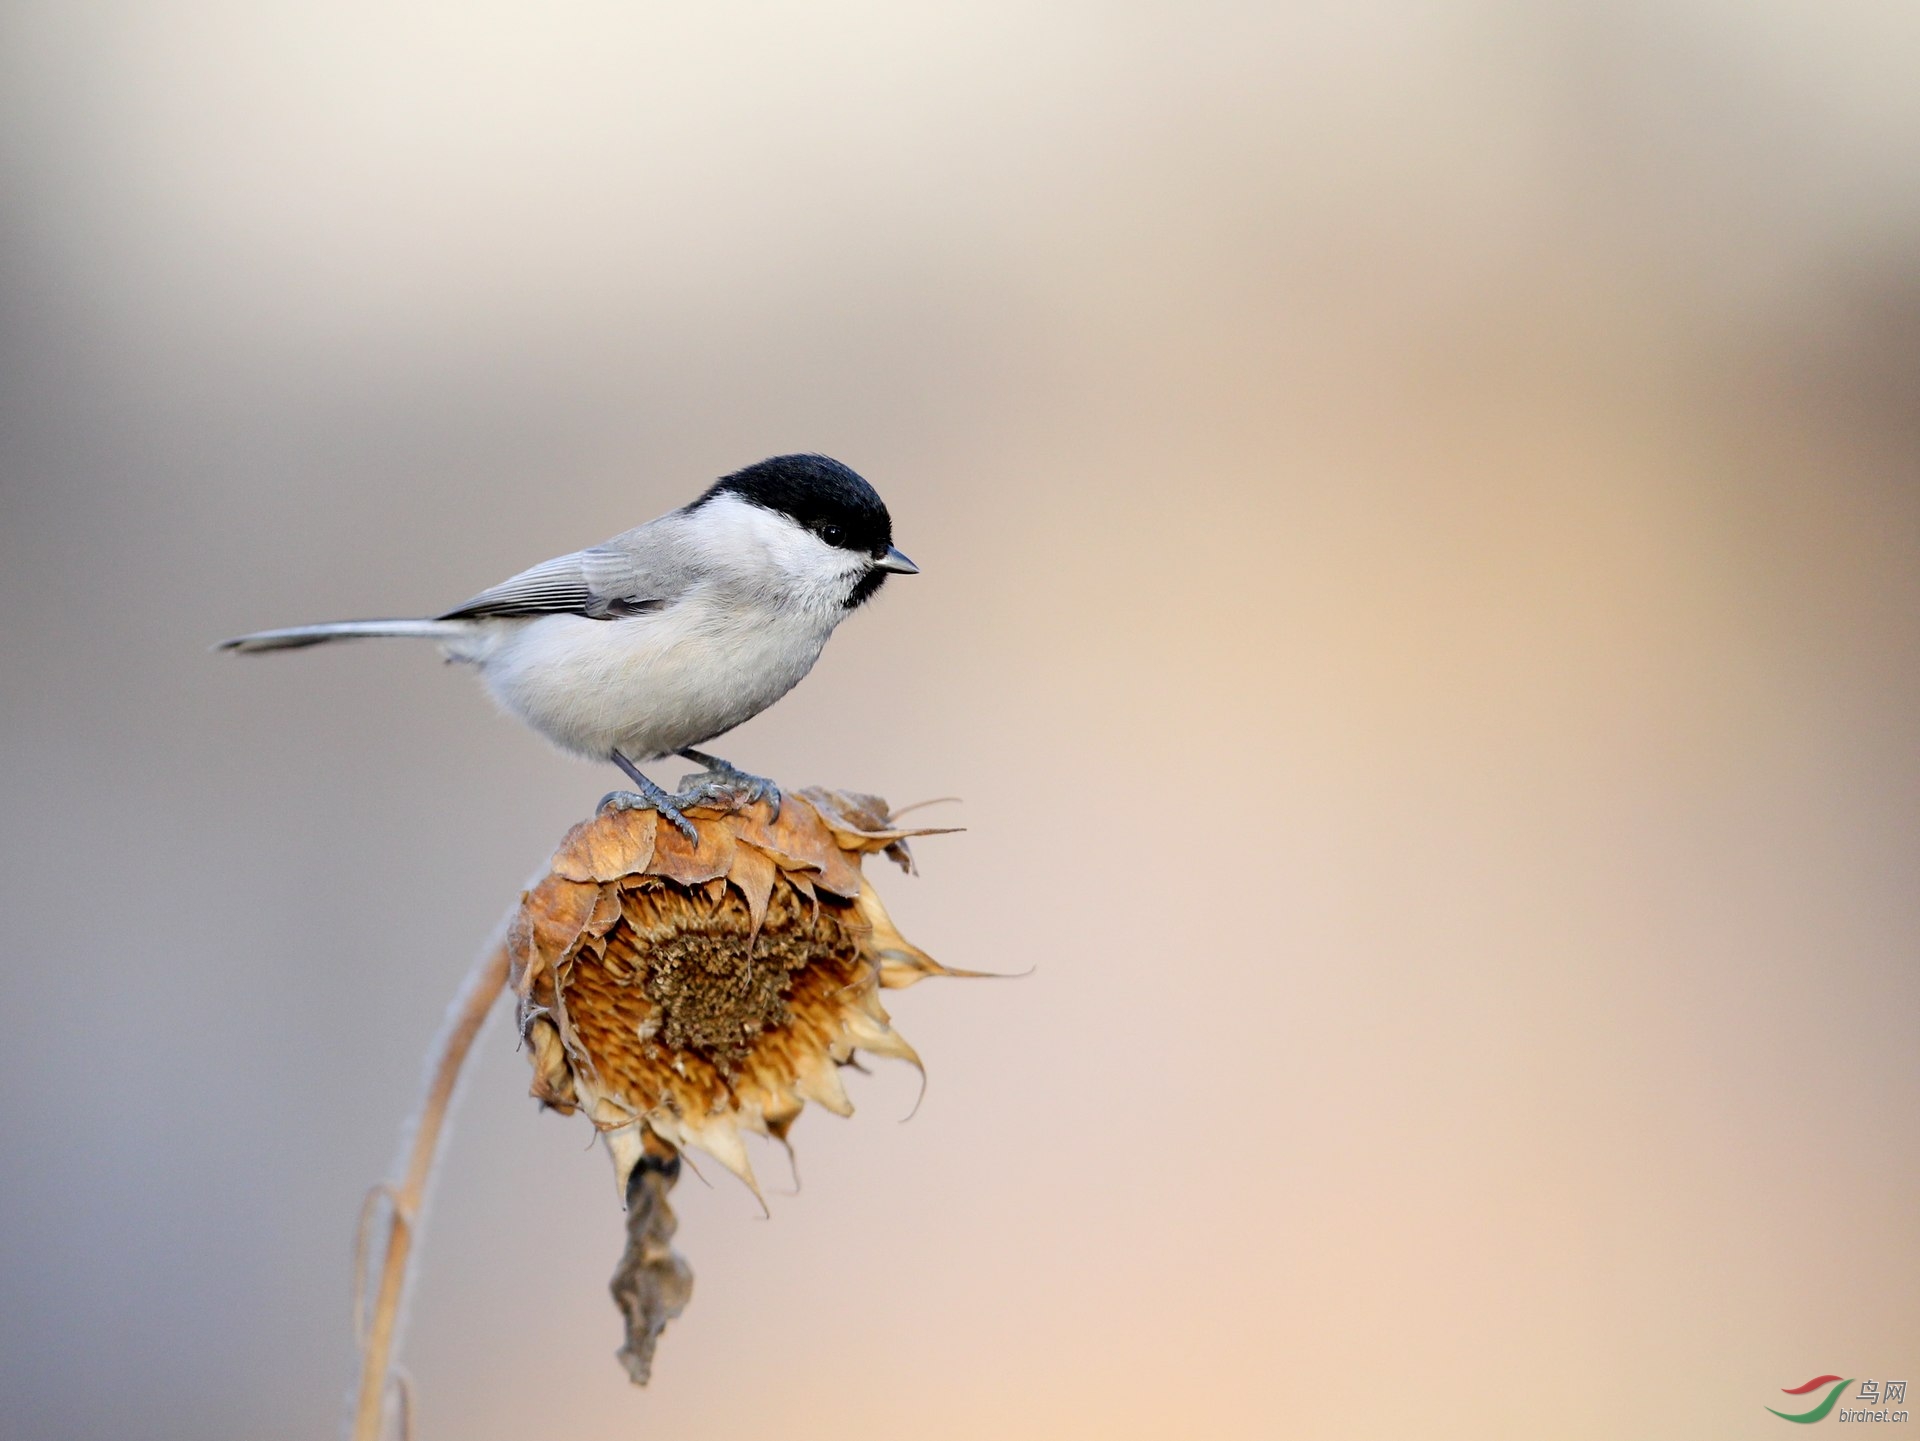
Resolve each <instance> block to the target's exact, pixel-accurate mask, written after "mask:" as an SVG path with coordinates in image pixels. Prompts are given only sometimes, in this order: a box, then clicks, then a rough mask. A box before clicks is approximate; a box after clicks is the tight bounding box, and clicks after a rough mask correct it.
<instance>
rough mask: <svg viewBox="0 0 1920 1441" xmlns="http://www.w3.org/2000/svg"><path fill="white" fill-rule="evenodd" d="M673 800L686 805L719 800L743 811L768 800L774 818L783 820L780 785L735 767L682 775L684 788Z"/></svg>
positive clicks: (704, 803)
mask: <svg viewBox="0 0 1920 1441" xmlns="http://www.w3.org/2000/svg"><path fill="white" fill-rule="evenodd" d="M673 799H674V801H675V803H676V804H679V805H682V806H695V805H712V804H714V803H715V802H718V803H720V804H722V805H724V806H726V807H727V808H728V809H729V810H742V809H744V808H745V807H747V806H750V805H752V804H753V803H754V802H756V801H765V802H766V803H767V804H768V805H769V806H770V807H772V810H773V819H775V820H779V819H780V800H781V796H780V787H779V786H777V785H775V784H774V783H773V782H772V781H770V780H768V779H767V778H766V777H765V776H756V775H749V774H748V773H747V772H745V771H743V770H735V769H734V768H733V767H732V766H725V767H715V768H714V769H712V770H705V771H695V772H694V773H693V774H692V775H684V776H681V777H680V791H679V793H678V794H677V795H675V796H674V798H673Z"/></svg>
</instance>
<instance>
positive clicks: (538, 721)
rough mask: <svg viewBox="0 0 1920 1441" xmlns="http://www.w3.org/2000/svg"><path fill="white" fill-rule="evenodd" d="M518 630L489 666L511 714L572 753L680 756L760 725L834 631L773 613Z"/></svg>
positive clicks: (559, 620) (543, 624)
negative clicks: (754, 720) (752, 723)
mask: <svg viewBox="0 0 1920 1441" xmlns="http://www.w3.org/2000/svg"><path fill="white" fill-rule="evenodd" d="M679 609H680V608H679V607H675V608H674V609H670V610H668V611H664V612H661V613H659V614H656V615H644V616H635V617H633V618H631V619H628V620H614V621H598V620H587V619H584V618H583V617H580V616H543V617H540V618H539V619H536V620H529V621H520V622H513V623H511V624H512V625H513V627H514V628H513V630H512V631H511V632H507V633H503V634H502V635H501V636H500V639H499V641H498V642H497V643H496V644H495V645H493V646H492V647H491V648H490V650H489V653H488V654H487V655H486V656H485V657H484V658H483V659H482V660H481V661H480V665H481V670H482V673H483V675H484V677H485V680H486V683H487V688H488V690H490V691H491V692H492V693H493V696H494V699H495V700H496V701H498V702H499V704H500V705H501V706H502V708H504V709H505V710H507V711H508V712H509V713H511V714H513V715H515V716H517V717H519V718H520V719H521V720H523V721H525V722H526V723H527V724H528V725H530V726H532V727H533V728H534V729H535V730H537V731H539V732H540V733H541V734H542V735H544V736H546V737H547V739H549V740H551V741H552V742H554V744H556V745H558V746H559V747H560V748H561V749H563V750H568V751H572V752H574V753H575V754H577V755H582V756H587V757H590V758H593V759H596V760H604V759H606V757H607V756H608V754H609V753H610V752H612V751H614V750H619V751H621V752H623V753H624V754H626V755H627V756H628V757H630V758H631V759H635V760H639V759H643V758H647V757H652V756H661V755H668V754H671V753H672V752H673V751H676V750H678V749H680V748H681V747H683V746H693V745H698V744H700V742H702V741H704V740H707V739H709V738H711V737H713V736H717V735H719V734H721V733H722V732H723V731H728V730H731V729H732V728H733V727H735V726H737V725H739V724H741V722H743V721H745V720H747V719H749V718H750V717H752V716H755V715H758V714H759V713H760V712H761V711H763V710H765V709H766V708H767V707H768V706H770V705H772V704H773V703H774V702H775V701H777V700H779V699H780V697H781V696H783V695H785V694H786V693H787V692H788V691H790V690H792V689H793V688H794V686H796V685H798V684H799V682H800V680H801V678H802V677H804V676H805V675H806V673H807V672H808V671H809V670H811V669H812V667H813V663H814V661H815V660H816V659H818V657H819V655H820V649H821V647H822V646H823V645H825V644H826V639H827V636H828V634H830V633H831V630H832V627H831V626H830V625H825V626H823V625H820V624H818V623H809V621H808V618H807V617H797V618H794V617H780V616H774V615H767V614H729V613H725V612H722V613H717V614H709V615H705V616H700V615H694V616H687V615H684V614H677V612H678V611H679Z"/></svg>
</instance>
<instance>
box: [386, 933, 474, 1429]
mask: <svg viewBox="0 0 1920 1441" xmlns="http://www.w3.org/2000/svg"><path fill="white" fill-rule="evenodd" d="M508 919H509V920H510V919H511V913H510V914H509V917H508ZM506 928H507V921H502V922H501V924H500V927H499V929H498V930H497V931H495V933H494V935H493V937H492V938H491V939H490V940H489V941H488V942H487V944H486V947H485V949H483V950H482V951H481V952H480V956H479V959H478V960H476V961H475V962H474V964H473V969H472V970H471V971H469V972H468V973H467V978H466V980H465V981H464V982H462V983H461V986H460V992H459V994H458V995H457V996H455V997H454V1001H453V1008H452V1010H451V1011H449V1012H448V1014H447V1022H446V1028H445V1030H443V1031H442V1032H441V1035H440V1041H439V1048H438V1053H437V1054H436V1055H435V1057H434V1059H433V1068H432V1070H431V1071H430V1072H429V1073H428V1076H427V1090H426V1094H425V1095H424V1096H422V1097H421V1098H420V1110H419V1112H418V1113H417V1114H416V1116H415V1117H414V1121H413V1127H412V1137H413V1139H412V1143H411V1145H410V1148H409V1151H408V1155H407V1173H406V1179H405V1180H404V1181H402V1182H401V1183H400V1185H398V1186H394V1185H391V1184H387V1183H383V1184H381V1185H379V1186H376V1187H375V1188H374V1190H373V1191H372V1192H371V1193H370V1194H369V1195H368V1198H367V1201H368V1205H367V1209H366V1211H365V1212H364V1213H363V1214H362V1218H361V1230H362V1235H361V1243H360V1244H361V1246H362V1248H363V1250H364V1247H365V1244H366V1240H365V1232H366V1229H367V1228H368V1226H369V1225H370V1224H371V1222H372V1220H373V1214H374V1202H375V1201H376V1200H377V1199H380V1198H384V1199H385V1200H386V1202H387V1215H388V1220H387V1245H386V1250H385V1253H384V1254H383V1255H382V1257H381V1260H380V1285H379V1288H378V1290H377V1291H376V1292H375V1293H374V1301H373V1310H372V1313H371V1314H370V1315H367V1316H366V1317H364V1318H362V1316H361V1314H360V1313H361V1291H360V1288H361V1286H362V1284H363V1279H362V1278H363V1277H364V1275H365V1266H364V1264H362V1260H361V1258H356V1262H355V1266H354V1294H355V1299H354V1326H355V1331H356V1335H357V1338H358V1340H359V1342H360V1389H359V1395H358V1398H357V1399H356V1401H355V1403H354V1409H353V1432H352V1437H353V1441H380V1437H381V1431H382V1424H383V1422H384V1421H385V1418H386V1410H387V1389H388V1384H389V1376H390V1374H391V1371H392V1364H393V1340H394V1330H395V1327H396V1325H397V1323H398V1320H399V1316H400V1305H401V1302H402V1300H403V1299H404V1298H405V1296H406V1289H407V1258H408V1255H409V1254H410V1253H411V1251H412V1249H413V1234H414V1224H415V1221H416V1220H417V1219H418V1217H419V1214H420V1202H421V1199H422V1198H423V1197H424V1196H425V1194H426V1189H427V1179H428V1177H429V1176H430V1175H431V1174H432V1173H433V1160H434V1153H435V1151H436V1150H437V1149H438V1148H439V1144H440V1131H441V1128H442V1127H443V1126H444V1125H445V1123H446V1119H447V1107H448V1104H449V1102H451V1101H452V1099H453V1092H454V1086H455V1083H456V1082H457V1081H458V1080H459V1078H460V1067H461V1066H462V1065H463V1064H464V1063H465V1062H466V1059H467V1053H468V1052H469V1051H470V1050H472V1049H473V1042H474V1039H475V1037H477V1036H478V1035H479V1034H480V1028H481V1027H482V1026H483V1025H485V1024H486V1020H487V1013H488V1012H489V1011H491V1010H492V1009H493V1003H494V1001H495V1000H496V999H497V998H498V997H499V995H500V993H501V991H502V990H504V989H505V988H506V984H507V947H506ZM406 1409H408V1408H406V1407H405V1406H404V1404H403V1412H402V1414H403V1418H404V1415H405V1411H406Z"/></svg>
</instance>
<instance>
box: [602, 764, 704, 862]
mask: <svg viewBox="0 0 1920 1441" xmlns="http://www.w3.org/2000/svg"><path fill="white" fill-rule="evenodd" d="M612 759H613V763H614V764H615V765H617V766H619V767H620V769H621V770H623V771H625V772H626V773H627V776H628V778H629V779H631V780H632V781H633V784H634V787H635V788H634V789H633V790H630V791H611V792H609V793H608V794H607V795H605V796H603V797H602V798H601V801H600V809H601V810H603V811H604V810H607V809H609V808H611V809H613V810H616V811H658V812H659V813H660V815H661V817H662V818H663V819H665V820H669V821H672V822H673V823H674V825H676V826H678V827H679V829H680V834H681V835H683V836H685V837H686V838H687V842H688V844H689V845H695V846H697V845H699V844H700V832H698V831H696V830H695V829H694V828H693V822H692V821H690V820H688V819H687V818H686V817H685V816H683V815H681V814H680V807H681V806H683V805H687V804H689V802H688V801H687V800H686V798H684V797H682V796H674V795H668V794H667V793H666V792H665V791H663V790H661V789H660V787H659V786H657V785H655V784H654V783H653V782H652V781H650V780H648V779H647V778H646V777H645V776H643V775H641V774H640V767H638V766H637V765H635V764H634V763H633V762H632V761H630V760H628V759H627V758H626V757H625V756H623V755H621V754H620V752H619V751H615V752H613V757H612Z"/></svg>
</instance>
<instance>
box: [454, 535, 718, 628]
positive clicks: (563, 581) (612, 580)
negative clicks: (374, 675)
mask: <svg viewBox="0 0 1920 1441" xmlns="http://www.w3.org/2000/svg"><path fill="white" fill-rule="evenodd" d="M681 588H682V586H681V585H680V584H677V583H675V578H674V577H672V576H671V575H670V574H668V575H661V574H655V575H651V576H649V575H648V574H647V573H646V572H645V570H644V569H643V568H642V567H640V566H637V565H636V564H635V557H634V556H633V554H632V553H631V552H630V551H626V550H617V549H614V548H613V547H611V546H604V545H596V546H594V547H593V548H592V549H590V550H577V551H575V552H574V553H573V554H572V555H563V556H560V557H558V558H557V559H555V560H549V561H543V562H542V563H541V564H539V565H536V566H534V567H533V569H531V570H523V571H521V572H520V574H518V575H516V576H514V577H513V578H512V579H510V580H503V581H501V582H500V584H498V585H496V586H494V587H492V588H491V589H489V590H483V591H481V592H480V594H478V595H476V596H475V597H474V598H473V599H472V600H470V601H468V602H467V603H466V604H465V605H461V606H456V607H455V608H454V609H452V610H450V611H447V612H446V613H445V614H443V615H439V616H435V617H434V619H436V620H480V619H484V618H487V617H491V616H515V615H521V616H528V615H584V616H586V617H588V618H589V619H591V620H620V619H622V618H624V617H626V616H630V615H642V614H645V613H646V612H647V611H651V610H659V609H660V608H661V607H662V606H665V605H666V604H668V603H669V602H670V601H672V600H673V599H674V598H675V596H676V595H677V594H678V592H679V590H680V589H681Z"/></svg>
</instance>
